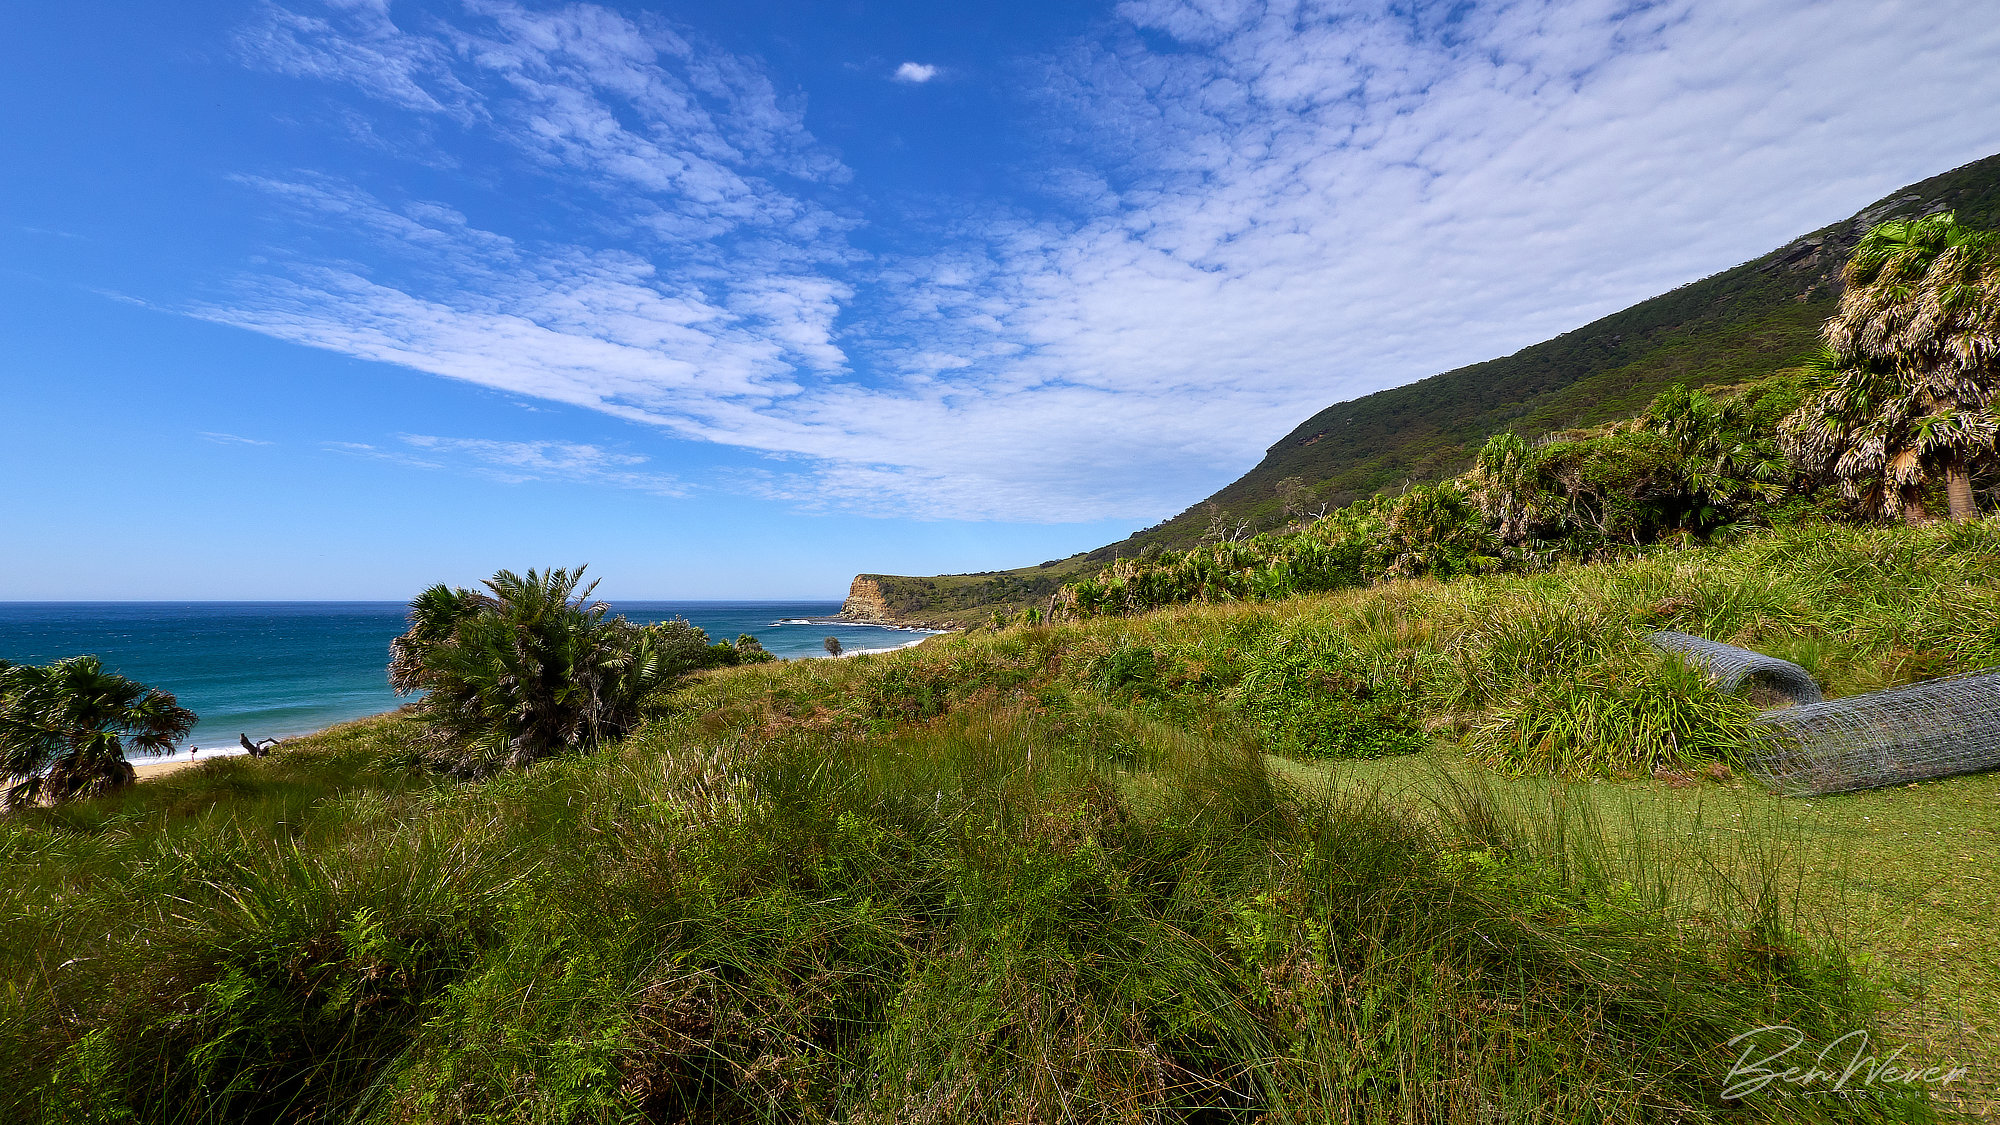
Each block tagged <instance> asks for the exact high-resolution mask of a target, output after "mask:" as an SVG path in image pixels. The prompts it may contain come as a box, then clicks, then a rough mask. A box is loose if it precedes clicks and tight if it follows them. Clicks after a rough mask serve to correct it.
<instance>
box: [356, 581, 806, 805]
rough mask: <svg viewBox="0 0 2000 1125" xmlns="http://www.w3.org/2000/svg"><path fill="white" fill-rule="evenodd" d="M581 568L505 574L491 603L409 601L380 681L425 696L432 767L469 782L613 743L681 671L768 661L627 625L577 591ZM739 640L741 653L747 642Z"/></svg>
mask: <svg viewBox="0 0 2000 1125" xmlns="http://www.w3.org/2000/svg"><path fill="white" fill-rule="evenodd" d="M582 582H583V568H582V567H578V568H576V569H575V570H564V569H552V570H549V571H547V572H543V573H537V572H536V571H533V570H530V571H528V573H527V575H526V576H525V577H522V576H519V575H516V574H514V573H513V572H512V571H506V570H503V571H501V572H500V573H498V574H496V575H494V576H493V577H492V578H491V579H490V580H488V581H487V582H486V588H487V590H488V591H490V593H475V592H474V591H471V590H467V589H464V588H463V587H459V588H449V587H446V586H443V585H438V586H433V587H431V588H430V589H428V590H426V591H424V592H423V593H422V594H419V595H418V596H417V597H416V599H415V600H414V601H412V602H411V603H410V628H409V630H408V631H407V632H405V633H404V634H403V635H402V636H399V637H397V638H396V639H395V640H394V641H393V642H391V644H390V663H389V681H390V683H391V684H392V685H393V686H394V687H395V689H396V691H397V692H398V693H399V694H407V693H410V692H417V691H421V692H424V693H425V694H424V698H423V699H422V701H421V702H419V703H418V704H417V710H418V712H419V713H420V714H421V715H422V717H423V719H424V720H425V722H426V723H427V724H428V725H429V727H430V732H431V743H432V747H431V748H432V759H433V761H434V762H435V763H436V764H438V765H440V766H442V767H443V768H445V769H447V770H449V771H450V772H452V773H454V774H457V775H459V776H464V777H478V776H484V775H486V774H490V773H492V772H493V771H495V770H497V769H500V768H503V767H508V766H513V767H518V766H523V765H526V764H528V763H530V762H533V761H535V760H537V759H540V758H543V757H547V756H548V755H550V754H555V753H559V752H563V751H568V750H575V749H581V748H587V747H591V746H595V745H597V744H599V743H601V742H603V741H605V740H608V739H614V738H619V737H622V736H624V735H625V734H627V733H628V732H630V731H631V730H632V728H633V727H634V726H635V725H637V723H638V722H639V719H640V715H641V711H642V708H643V706H644V705H645V703H646V701H647V700H648V698H649V697H651V696H653V695H654V694H655V693H657V692H659V691H661V690H663V689H664V688H666V687H668V686H670V685H671V684H673V683H674V682H675V681H676V680H678V679H679V678H680V677H682V676H684V675H686V674H687V673H688V672H691V671H694V670H696V669H699V668H709V667H715V666H717V665H722V664H737V663H742V662H745V661H746V660H747V661H751V662H755V661H758V660H768V659H770V654H769V653H766V652H764V651H763V647H762V646H761V645H758V644H757V643H756V642H755V641H754V640H752V639H750V638H748V637H739V638H738V639H737V643H736V645H734V646H730V645H724V644H716V645H711V644H709V641H708V635H707V634H706V633H704V632H702V630H700V629H698V628H695V627H694V626H693V625H690V624H688V623H687V622H686V621H684V620H680V619H678V618H677V619H674V620H672V621H666V622H662V623H659V624H655V625H646V626H640V625H634V624H633V623H631V622H630V621H627V620H626V619H624V618H622V617H611V616H609V611H610V607H609V606H607V605H605V604H604V603H602V602H597V603H591V602H590V601H589V598H590V592H591V590H593V589H594V588H595V587H596V583H592V584H591V585H589V586H584V587H583V588H582V589H581V590H579V589H578V587H579V586H581V585H582ZM746 642H747V643H746Z"/></svg>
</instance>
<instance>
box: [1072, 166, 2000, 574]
mask: <svg viewBox="0 0 2000 1125" xmlns="http://www.w3.org/2000/svg"><path fill="white" fill-rule="evenodd" d="M1939 208H1952V209H1954V210H1956V211H1957V212H1958V214H1959V218H1960V219H1961V220H1962V221H1964V222H1967V223H1970V224H1972V225H1974V226H1983V227H1995V226H2000V156H1990V157H1987V158H1986V159H1984V160H1981V161H1978V162H1976V163H1973V164H1968V165H1966V166H1965V167H1963V168H1959V169H1957V170H1955V171H1951V172H1947V173H1945V174H1944V175H1942V176H1933V177H1932V178H1930V179H1928V180H1924V181H1922V182H1920V183H1917V184H1913V185H1911V186H1909V187H1907V188H1904V189H1902V190H1901V191H1898V192H1895V193H1894V194H1892V195H1890V196H1888V197H1887V198H1884V199H1882V200H1879V201H1877V202H1876V203H1874V204H1872V205H1870V206H1869V207H1867V208H1865V209H1863V210H1862V211H1861V212H1860V213H1859V214H1856V215H1854V216H1853V217H1851V218H1848V219H1844V220H1842V221H1841V222H1838V223H1834V224H1833V225H1831V226H1827V227H1822V228H1821V229H1819V230H1816V231H1814V232H1812V233H1811V234H1808V235H1806V236H1804V237H1803V238H1800V239H1798V240H1796V241H1794V242H1790V243H1788V244H1786V245H1784V246H1782V247H1780V248H1778V249H1776V250H1773V251H1771V252H1770V253H1768V254H1766V255H1764V256H1763V257H1761V258H1758V259H1756V260H1754V261H1751V262H1746V263H1744V264H1743V265H1740V266H1737V267H1735V268H1734V269H1730V270H1726V271H1724V272H1722V273H1719V274H1716V275H1715V276H1713V277H1709V278H1706V279H1704V280H1701V281H1697V282H1694V283H1692V284H1689V285H1683V286H1681V287H1680V288H1678V289H1675V290H1673V291H1672V292H1670V293H1665V294H1662V295H1661V296H1658V297H1654V298H1652V299H1651V300H1647V301H1642V302H1640V303H1639V304H1636V305H1633V306H1632V307H1631V308H1629V309H1625V310H1623V311H1621V312H1615V313H1612V314H1611V315H1610V316H1607V317H1604V318H1603V319H1601V320H1597V321H1594V322H1592V323H1590V324H1587V325H1584V326H1583V327H1582V328H1578V329H1576V330H1575V331H1572V332H1565V333H1564V334H1562V335H1561V336H1557V337H1556V338H1555V339H1553V340H1548V341H1545V342H1543V343H1540V344H1535V345H1533V346H1532V347H1527V348H1523V349H1522V350H1520V351H1518V352H1515V353H1514V354H1513V355H1510V356H1506V357H1505V358H1502V359H1491V360H1487V361H1486V362H1484V363H1475V364H1473V365H1471V366H1470V367H1461V368H1459V369H1458V370H1456V371H1447V372H1445V373H1444V374H1442V375H1433V376H1431V377H1430V378H1428V379H1424V380H1421V381H1419V382H1415V383H1410V384H1407V385H1405V386H1401V387H1395V388H1392V389H1390V390H1386V391H1377V392H1376V393H1374V394H1371V395H1367V396H1365V397H1362V398H1358V399H1354V400H1352V401H1350V402H1340V403H1335V404H1334V405H1332V406H1329V407H1327V408H1326V409H1325V410H1322V411H1320V412H1319V413H1318V414H1315V415H1313V416H1312V417H1311V418H1308V419H1306V420H1305V421H1304V422H1303V423H1301V424H1300V425H1299V427H1298V428H1297V429H1295V430H1293V431H1292V432H1291V433H1289V434H1286V435H1285V437H1284V439H1283V440H1282V441H1280V442H1278V443H1277V444H1276V445H1273V446H1272V447H1271V448H1270V449H1269V450H1267V451H1266V452H1265V454H1264V459H1263V461H1261V462H1259V463H1258V465H1257V467H1256V468H1254V469H1251V470H1250V471H1249V472H1248V473H1245V474H1244V475H1243V476H1242V477H1241V478H1239V479H1238V480H1237V481H1236V482H1235V483H1233V484H1230V485H1229V486H1228V487H1226V488H1224V489H1223V490H1222V491H1220V492H1218V493H1216V494H1215V495H1214V496H1211V497H1209V498H1208V499H1207V500H1204V501H1202V502H1200V503H1198V504H1195V505H1194V506H1192V507H1190V508H1189V509H1188V510H1187V511H1185V512H1182V513H1181V514H1180V515H1178V516H1175V517H1174V518H1173V519H1171V520H1168V521H1166V522H1165V523H1163V524H1160V525H1158V526H1157V527H1153V528H1148V529H1147V530H1145V531H1141V532H1137V533H1136V534H1134V535H1133V536H1132V538H1131V540H1128V541H1127V543H1126V544H1116V545H1114V546H1113V547H1106V548H1100V549H1099V550H1098V551H1093V552H1091V555H1092V556H1093V557H1098V556H1101V557H1102V558H1104V559H1109V558H1110V557H1111V556H1112V554H1113V553H1114V551H1115V552H1116V553H1120V554H1130V553H1132V551H1133V550H1136V549H1138V548H1141V547H1143V546H1144V545H1145V544H1147V543H1153V542H1157V543H1159V544H1160V545H1161V546H1163V547H1184V546H1186V545H1188V544H1189V543H1192V542H1194V541H1195V540H1197V539H1199V538H1200V537H1201V535H1202V534H1203V533H1204V532H1205V531H1207V530H1208V525H1209V520H1210V518H1211V514H1212V513H1211V511H1210V509H1209V507H1208V505H1209V503H1211V502H1213V503H1214V504H1215V505H1216V506H1217V508H1219V509H1220V510H1221V514H1222V515H1223V516H1224V518H1226V519H1227V520H1228V521H1229V522H1230V525H1231V526H1232V527H1234V526H1236V525H1237V524H1239V523H1241V522H1245V521H1247V522H1249V523H1250V525H1251V527H1252V529H1253V530H1254V529H1261V528H1264V527H1270V526H1275V525H1277V524H1279V523H1281V522H1283V520H1282V514H1283V505H1282V503H1281V502H1280V500H1279V498H1278V491H1279V484H1280V482H1282V481H1284V480H1286V479H1287V478H1290V477H1298V478H1301V480H1302V482H1303V483H1304V484H1305V485H1306V486H1308V487H1310V488H1311V489H1312V490H1313V497H1312V504H1313V506H1315V507H1317V506H1318V504H1319V503H1320V502H1322V501H1325V502H1329V503H1331V504H1332V505H1333V506H1334V507H1339V506H1341V505H1344V504H1348V503H1351V502H1353V501H1355V500H1358V499H1360V498H1361V497H1363V496H1366V495H1369V494H1371V493H1375V492H1380V491H1383V490H1385V489H1393V488H1396V487H1399V486H1400V485H1401V484H1402V483H1403V482H1404V481H1405V480H1434V479H1437V478H1440V477H1445V476H1450V475H1453V474H1456V473H1458V472H1461V471H1463V470H1464V469H1465V468H1466V467H1467V466H1468V465H1469V464H1470V463H1471V459H1472V455H1473V453H1474V452H1476V451H1477V449H1478V447H1479V446H1480V445H1481V444H1483V443H1484V442H1485V440H1486V439H1487V438H1488V437H1490V436H1492V435H1493V434H1495V433H1498V432H1500V431H1502V430H1513V431H1515V432H1517V433H1519V434H1521V435H1522V436H1523V437H1529V438H1533V437H1537V436H1539V435H1541V434H1545V433H1548V432H1550V431H1553V430H1562V429H1568V428H1571V427H1576V426H1589V425H1595V424H1597V423H1599V422H1605V421H1609V420H1611V419H1613V418H1620V417H1625V416H1629V415H1631V414H1635V413H1637V412H1638V411H1639V410H1641V409H1642V408H1644V407H1645V405H1646V404H1647V403H1648V402H1649V401H1651V400H1652V398H1653V396H1654V395H1656V394H1658V393H1659V392H1660V391H1661V390H1663V389H1665V388H1666V387H1668V386H1669V385H1671V384H1673V383H1675V382H1685V383H1687V384H1689V385H1691V386H1696V385H1699V386H1709V385H1715V384H1724V383H1734V382H1738V381H1740V380H1742V379H1744V378H1748V377H1752V376H1757V375H1764V374H1768V373H1770V371H1771V370H1772V369H1773V368H1775V367H1780V366H1785V365H1788V364H1790V363H1791V362H1793V361H1795V360H1797V359H1799V358H1800V357H1802V356H1804V355H1806V354H1808V353H1809V352H1811V351H1812V350H1813V349H1814V348H1815V347H1817V346H1818V339H1819V327H1820V324H1821V323H1822V322H1824V321H1825V320H1826V318H1827V317H1828V316H1830V315H1832V313H1833V308H1834V304H1835V302H1836V301H1837V300H1838V299H1839V296H1840V267H1841V265H1842V264H1843V263H1844V262H1845V261H1846V259H1847V252H1848V251H1849V250H1850V249H1852V248H1853V246H1854V243H1855V241H1856V240H1857V239H1859V238H1860V237H1861V234H1862V233H1863V232H1864V231H1866V230H1867V229H1868V227H1870V226H1871V225H1873V224H1875V223H1877V222H1880V221H1882V220H1883V219H1887V218H1892V217H1896V216H1900V215H1915V214H1922V213H1925V212H1929V211H1933V210H1937V209H1939ZM1127 544H1129V546H1128V545H1127Z"/></svg>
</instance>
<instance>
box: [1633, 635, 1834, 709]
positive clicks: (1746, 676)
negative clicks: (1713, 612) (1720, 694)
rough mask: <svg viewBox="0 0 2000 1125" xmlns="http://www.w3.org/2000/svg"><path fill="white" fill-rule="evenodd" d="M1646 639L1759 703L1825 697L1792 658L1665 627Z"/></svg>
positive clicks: (1789, 702)
mask: <svg viewBox="0 0 2000 1125" xmlns="http://www.w3.org/2000/svg"><path fill="white" fill-rule="evenodd" d="M1646 639H1647V640H1649V641H1651V642H1652V643H1653V644H1654V646H1655V647H1658V648H1662V649H1665V650H1667V651H1668V652H1677V653H1680V654H1681V655H1682V656H1684V657H1686V658H1687V661H1688V663H1690V664H1693V665H1694V666H1695V667H1697V668H1700V669H1701V670H1702V671H1704V672H1707V673H1708V676H1709V678H1710V679H1712V680H1714V681H1715V685H1716V686H1717V687H1719V688H1721V689H1722V690H1724V691H1731V692H1733V691H1737V690H1739V689H1740V690H1746V691H1748V692H1749V693H1750V696H1751V699H1752V701H1754V702H1757V703H1763V704H1775V705H1777V706H1790V705H1792V704H1797V703H1818V702H1820V700H1821V699H1823V698H1824V696H1822V695H1821V694H1820V690H1819V684H1818V683H1816V682H1815V681H1814V680H1813V678H1812V673H1810V672H1808V671H1806V670H1805V669H1804V668H1801V667H1799V666H1798V665H1796V664H1793V663H1792V662H1791V661H1789V660H1779V659H1778V658H1777V657H1775V656H1765V655H1764V654H1763V653H1761V652H1752V651H1750V650H1749V649H1747V648H1737V647H1736V646H1735V645H1726V644H1723V643H1721V642H1720V641H1711V640H1706V639H1704V638H1701V637H1697V636H1695V635H1694V634H1692V633H1676V632H1674V631H1673V630H1671V629H1662V630H1660V631H1659V632H1657V633H1654V634H1652V635H1651V636H1649V637H1647V638H1646Z"/></svg>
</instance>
